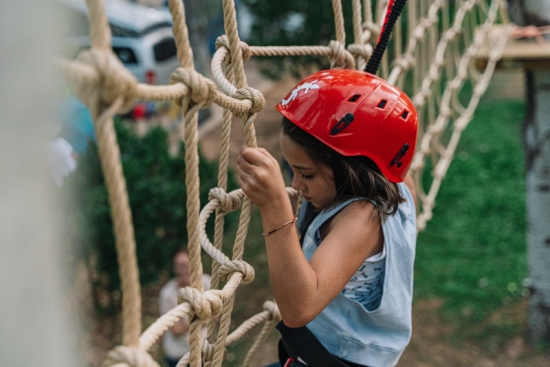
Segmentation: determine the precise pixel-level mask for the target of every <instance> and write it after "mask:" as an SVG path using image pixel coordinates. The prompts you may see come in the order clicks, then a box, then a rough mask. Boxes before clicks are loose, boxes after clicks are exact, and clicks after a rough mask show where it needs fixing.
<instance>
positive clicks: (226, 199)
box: [208, 187, 241, 213]
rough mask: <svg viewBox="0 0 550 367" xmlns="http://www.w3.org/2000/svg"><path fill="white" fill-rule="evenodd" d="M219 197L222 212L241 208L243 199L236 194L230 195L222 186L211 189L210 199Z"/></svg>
mask: <svg viewBox="0 0 550 367" xmlns="http://www.w3.org/2000/svg"><path fill="white" fill-rule="evenodd" d="M213 199H218V201H219V202H220V213H230V212H234V211H235V210H237V209H239V206H240V205H241V200H240V199H239V198H238V197H237V196H234V195H230V194H228V193H227V192H225V190H224V189H222V188H220V187H214V188H213V189H210V192H209V193H208V200H213Z"/></svg>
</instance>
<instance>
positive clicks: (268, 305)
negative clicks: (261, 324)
mask: <svg viewBox="0 0 550 367" xmlns="http://www.w3.org/2000/svg"><path fill="white" fill-rule="evenodd" d="M264 310H266V311H268V312H269V313H270V314H271V319H272V320H276V321H279V320H281V313H280V312H279V306H277V304H276V303H275V302H273V301H265V302H264Z"/></svg>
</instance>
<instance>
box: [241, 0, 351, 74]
mask: <svg viewBox="0 0 550 367" xmlns="http://www.w3.org/2000/svg"><path fill="white" fill-rule="evenodd" d="M243 2H244V4H246V5H247V7H248V8H249V10H250V12H251V13H252V15H253V25H252V31H251V35H250V44H251V45H258V46H264V45H271V46H273V45H276V46H290V45H328V43H329V41H330V40H333V39H335V37H336V36H335V27H334V13H333V11H332V3H331V1H330V0H319V1H307V0H297V1H296V0H279V1H258V0H244V1H243ZM342 7H343V12H344V17H345V19H348V20H350V19H351V2H350V1H344V2H343V4H342ZM346 37H347V42H348V43H351V41H352V37H353V30H352V24H351V21H348V22H346ZM312 64H315V65H320V66H322V67H324V68H328V65H329V63H328V60H327V59H326V58H323V57H317V56H314V57H312V56H308V57H300V58H297V57H292V58H290V57H288V58H287V57H276V58H273V57H271V58H265V59H263V60H262V72H264V74H266V75H267V76H268V77H271V78H275V79H277V78H280V77H281V76H282V75H284V74H285V73H288V72H290V73H292V74H293V75H294V76H296V77H299V76H300V71H301V68H302V67H304V65H312Z"/></svg>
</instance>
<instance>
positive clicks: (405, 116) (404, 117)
mask: <svg viewBox="0 0 550 367" xmlns="http://www.w3.org/2000/svg"><path fill="white" fill-rule="evenodd" d="M407 116H409V111H407V110H405V111H403V113H402V114H401V118H402V119H403V120H406V119H407Z"/></svg>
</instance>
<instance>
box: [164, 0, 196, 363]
mask: <svg viewBox="0 0 550 367" xmlns="http://www.w3.org/2000/svg"><path fill="white" fill-rule="evenodd" d="M169 9H170V13H171V14H172V18H173V20H174V21H173V30H174V36H175V38H176V43H177V49H178V59H179V61H180V65H181V66H182V67H183V68H193V66H194V63H193V52H192V50H191V45H190V42H189V32H188V30H187V24H186V22H185V10H184V7H183V2H182V1H181V0H170V1H169ZM181 105H182V112H183V114H184V126H185V134H184V142H185V186H186V190H187V203H186V205H187V235H188V243H187V247H188V251H189V262H190V275H191V286H192V287H193V288H196V289H198V290H200V291H203V284H202V273H203V270H202V262H201V247H200V231H199V215H200V196H199V195H200V181H199V153H198V147H199V134H198V116H197V112H198V111H199V109H200V108H201V107H202V105H201V104H197V105H192V104H191V100H190V97H189V96H186V97H184V98H182V100H181ZM201 324H202V322H201V320H199V319H195V318H194V315H193V314H191V315H190V317H189V334H190V348H191V354H190V364H191V367H200V366H201V365H202V355H201V345H202V342H201V339H202V336H201Z"/></svg>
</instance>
